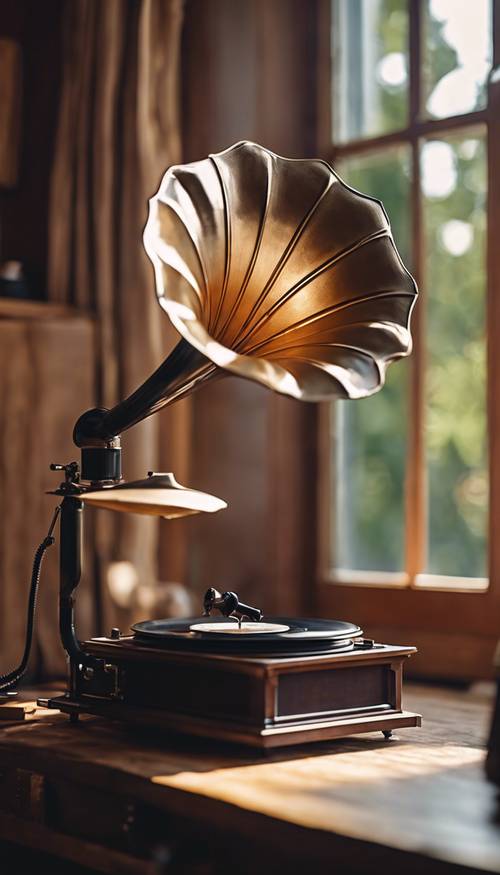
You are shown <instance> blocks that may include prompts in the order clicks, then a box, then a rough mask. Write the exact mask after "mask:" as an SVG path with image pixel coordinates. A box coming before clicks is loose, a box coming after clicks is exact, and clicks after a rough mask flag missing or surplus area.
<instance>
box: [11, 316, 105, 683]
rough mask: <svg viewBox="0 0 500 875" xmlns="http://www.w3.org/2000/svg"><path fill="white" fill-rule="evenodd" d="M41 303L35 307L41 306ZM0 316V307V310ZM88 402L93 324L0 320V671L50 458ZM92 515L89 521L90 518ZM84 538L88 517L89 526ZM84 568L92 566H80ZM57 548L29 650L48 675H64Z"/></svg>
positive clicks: (47, 498)
mask: <svg viewBox="0 0 500 875" xmlns="http://www.w3.org/2000/svg"><path fill="white" fill-rule="evenodd" d="M41 306H42V305H41ZM0 315H1V308H0ZM93 401H94V325H93V323H92V321H91V320H90V319H89V318H87V317H81V318H77V317H75V318H71V319H66V318H59V317H54V318H50V317H49V318H41V316H38V317H36V318H33V319H14V318H12V319H0V409H1V411H2V414H1V418H0V459H1V465H0V516H1V519H2V526H1V529H0V636H1V637H0V671H1V672H2V673H3V672H6V671H8V670H10V669H11V668H13V666H14V665H16V664H17V663H18V662H19V660H20V658H21V654H22V649H23V645H24V634H25V628H26V607H27V599H28V590H29V582H30V575H31V567H32V562H33V555H34V552H35V549H36V547H37V546H38V544H39V543H40V542H41V541H42V539H43V538H44V537H45V535H46V533H47V529H48V526H49V522H50V518H51V516H52V514H53V512H54V508H55V507H56V504H57V498H56V497H55V496H53V495H46V494H45V493H46V491H47V490H49V489H54V488H57V486H58V485H59V478H58V476H57V475H56V474H54V473H53V472H51V471H50V470H49V465H50V463H51V462H68V461H70V460H71V459H72V458H74V457H75V448H74V446H73V443H72V429H73V424H74V422H75V420H76V418H77V416H78V415H79V413H80V412H81V410H82V409H85V407H90V406H92V403H93ZM89 516H90V515H89ZM87 529H88V534H90V520H89V525H88V526H87ZM87 569H88V571H89V572H90V571H91V568H90V562H89V563H88V565H87ZM57 599H58V546H55V547H52V548H51V549H50V550H49V551H48V553H47V556H46V559H45V562H44V565H43V568H42V578H41V584H40V594H39V599H38V610H37V622H36V643H35V646H34V648H33V650H34V655H35V656H36V645H37V644H38V648H39V655H40V654H41V657H42V661H43V664H44V667H45V669H46V671H47V672H48V673H50V674H52V675H53V676H54V675H62V674H64V673H65V669H66V658H65V654H64V652H63V650H62V647H61V645H60V643H59V634H58V618H57ZM92 601H93V592H92V581H91V580H90V579H89V576H87V582H86V581H85V580H84V581H83V582H82V586H81V588H80V592H79V599H78V607H79V621H80V623H81V625H80V634H82V635H86V634H88V632H90V631H91V630H92V629H93V627H94V628H95V625H94V621H93V605H92Z"/></svg>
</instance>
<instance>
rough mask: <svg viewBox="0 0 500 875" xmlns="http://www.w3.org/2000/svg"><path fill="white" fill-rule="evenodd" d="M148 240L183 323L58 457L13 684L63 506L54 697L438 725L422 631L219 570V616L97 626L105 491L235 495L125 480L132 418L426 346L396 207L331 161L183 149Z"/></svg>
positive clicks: (114, 710) (272, 741) (365, 723)
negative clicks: (409, 675)
mask: <svg viewBox="0 0 500 875" xmlns="http://www.w3.org/2000/svg"><path fill="white" fill-rule="evenodd" d="M144 244H145V248H146V251H147V253H148V255H149V257H150V259H151V261H152V263H153V266H154V272H155V280H156V292H157V296H158V300H159V304H160V306H161V308H162V309H163V310H164V311H165V312H166V314H167V316H168V317H169V318H170V320H171V322H172V323H173V325H174V327H175V328H176V329H177V331H178V332H179V334H180V335H181V340H180V342H179V343H178V345H177V346H176V347H175V348H174V350H173V351H172V352H171V353H170V355H169V356H168V357H167V358H166V360H165V361H164V362H163V364H162V365H161V366H160V367H159V368H158V369H157V370H156V371H155V372H154V373H153V374H152V376H150V377H149V379H147V380H146V381H145V382H144V383H143V385H142V386H140V387H139V388H138V389H137V390H136V391H135V392H134V393H133V394H132V395H130V396H129V397H128V398H126V399H125V400H124V401H122V402H121V403H119V404H117V406H116V407H114V408H112V409H111V410H104V409H100V408H98V409H93V410H89V411H87V412H85V413H84V414H83V415H82V416H81V417H80V418H79V419H78V421H77V423H76V425H75V429H74V442H75V444H76V445H77V447H79V448H80V449H81V465H78V464H77V463H76V462H71V463H70V464H67V465H53V466H52V467H53V469H55V470H61V471H63V472H64V480H63V482H62V483H61V485H60V486H59V487H58V488H57V489H55V490H54V494H55V495H57V496H59V497H60V499H61V501H60V504H59V505H58V508H57V509H56V513H55V516H54V519H53V521H52V524H51V528H50V530H49V533H48V535H47V538H46V539H45V540H44V542H43V543H42V544H41V545H40V547H39V550H38V552H37V554H36V557H35V564H34V569H33V580H32V588H31V594H30V596H31V597H30V613H29V617H28V634H27V643H26V650H25V655H24V658H23V663H21V666H20V667H19V669H16V670H15V671H14V672H11V673H10V675H6V676H4V678H3V680H2V682H1V683H0V688H3V689H4V690H5V689H7V688H8V687H9V686H12V685H14V684H15V683H16V682H17V681H18V679H19V676H20V674H21V673H22V670H24V668H25V667H26V663H27V657H28V655H29V645H30V641H31V633H32V626H33V613H34V602H35V598H36V587H37V585H38V579H39V576H40V564H41V559H42V556H43V553H44V551H45V550H46V549H47V547H48V546H50V544H51V543H53V541H54V537H53V530H54V527H55V524H56V519H57V516H58V515H59V517H60V604H59V607H60V610H59V616H60V635H61V640H62V643H63V646H64V648H65V650H66V652H67V654H68V656H69V662H70V679H69V689H68V691H67V693H66V694H65V695H64V696H60V697H55V698H52V699H48V700H45V699H44V700H41V704H43V705H45V706H48V707H50V708H56V709H59V710H60V711H63V712H65V713H67V714H69V715H70V717H71V719H72V720H77V719H78V716H79V715H80V714H82V713H90V714H95V715H101V716H104V717H107V718H111V719H117V720H125V721H127V722H130V723H142V724H146V725H149V726H155V727H159V728H161V729H165V730H173V731H181V732H183V733H186V732H187V733H191V734H194V735H200V736H208V737H213V738H217V739H219V740H229V741H236V742H242V743H246V744H251V745H254V746H257V747H263V748H265V747H274V746H280V745H285V744H290V743H296V742H308V741H316V740H319V739H330V738H335V737H338V736H342V735H349V734H352V733H354V732H369V731H374V730H380V731H382V732H383V733H384V734H385V735H387V736H389V735H390V734H391V732H392V730H393V729H394V728H395V727H397V728H400V727H405V726H416V725H419V723H420V717H419V715H416V714H412V713H409V712H405V711H403V710H402V706H401V686H402V666H403V663H404V661H405V660H406V659H407V657H408V656H409V655H410V654H411V653H412V652H413V651H414V648H413V647H410V646H393V645H387V644H379V643H376V642H374V641H372V640H370V639H366V638H364V637H363V633H362V630H361V629H360V628H359V626H357V625H356V624H355V623H351V622H345V621H341V620H324V619H323V620H320V619H309V618H301V619H297V618H289V617H266V615H265V613H263V612H262V611H261V610H260V608H257V607H253V606H251V605H249V604H246V603H245V602H243V601H241V600H240V597H239V596H238V594H236V593H234V592H224V593H220V592H218V591H217V590H216V589H215V587H211V588H210V589H209V590H208V592H207V593H206V596H205V599H204V604H203V612H202V615H201V616H199V617H191V618H187V619H185V620H152V621H148V620H146V621H144V622H141V623H137V624H136V625H135V626H134V627H133V629H132V633H133V634H132V635H130V634H124V635H122V634H121V632H120V631H119V630H118V629H115V630H113V631H112V633H111V635H110V636H109V637H101V638H92V639H91V640H89V641H84V642H80V641H79V640H78V637H77V635H76V632H75V627H74V594H75V590H76V587H77V585H78V582H79V578H80V566H81V559H80V557H81V541H82V517H83V511H84V505H85V504H89V505H92V506H94V507H100V508H104V509H110V510H114V511H119V512H129V513H142V514H154V515H159V516H164V517H167V518H172V517H180V516H184V515H187V514H194V513H200V512H215V511H218V510H221V509H222V508H224V507H225V506H226V505H225V503H224V502H223V501H221V500H220V499H218V498H216V497H214V496H210V495H207V494H205V493H201V492H198V491H196V490H193V489H187V488H185V487H182V486H180V485H179V484H178V483H177V482H176V480H175V478H174V476H173V475H172V474H157V473H153V472H150V474H149V475H148V477H147V478H146V479H144V480H140V481H136V482H132V483H127V482H124V481H123V480H122V474H121V449H120V435H121V433H122V432H124V431H125V430H126V429H128V428H130V427H132V426H133V425H135V424H136V423H138V422H140V421H141V420H142V419H144V418H145V417H147V416H150V415H151V414H153V413H156V412H157V411H159V410H160V409H161V408H162V407H164V406H165V405H167V404H171V403H172V402H174V401H176V400H177V399H178V398H182V397H184V396H186V395H187V394H189V393H190V392H193V391H194V390H195V389H196V390H198V389H199V388H200V387H201V386H203V385H204V384H205V383H207V382H209V381H211V380H213V379H218V378H220V377H222V376H224V375H227V374H235V375H238V376H240V377H244V378H246V379H250V380H255V381H256V382H258V383H261V384H263V385H264V386H267V387H268V388H270V389H273V390H274V391H276V392H280V393H283V394H285V395H289V396H291V397H292V398H296V399H300V400H304V401H321V400H325V399H334V398H336V399H360V398H364V397H366V396H369V395H371V394H373V393H374V392H376V391H378V389H380V388H381V387H382V385H383V383H384V378H385V371H386V368H387V366H388V365H389V364H390V363H391V362H392V361H395V360H396V359H399V358H401V357H403V356H406V355H408V353H409V352H410V348H411V336H410V332H409V320H410V314H411V310H412V306H413V304H414V301H415V297H416V294H417V290H416V286H415V283H414V281H413V279H412V277H411V276H410V274H409V273H408V271H407V270H406V269H405V267H404V266H403V263H402V261H401V259H400V257H399V254H398V252H397V250H396V247H395V244H394V241H393V238H392V235H391V230H390V225H389V221H388V219H387V216H386V213H385V211H384V209H383V206H382V204H381V203H380V202H379V201H377V200H375V199H373V198H370V197H367V196H366V195H362V194H360V193H359V192H357V191H355V190H354V189H352V188H350V187H349V186H347V185H346V184H345V183H344V182H342V180H341V179H340V178H339V177H338V176H337V175H336V174H335V172H334V171H333V170H332V168H331V167H330V166H329V165H328V164H327V163H325V162H324V161H321V160H291V159H286V158H282V157H279V156H277V155H275V154H273V153H272V152H270V151H268V150H267V149H264V148H262V147H260V146H258V145H256V144H254V143H249V142H242V143H238V144H236V145H235V146H232V147H231V148H229V149H227V150H226V151H224V152H221V153H219V154H215V155H210V156H209V158H207V159H205V160H202V161H199V162H196V163H193V164H187V165H184V166H178V167H172V168H170V169H169V170H168V171H167V173H166V174H165V176H164V178H163V180H162V182H161V185H160V189H159V191H158V193H157V194H156V195H155V196H154V197H153V198H152V199H151V201H150V212H149V218H148V221H147V224H146V228H145V232H144Z"/></svg>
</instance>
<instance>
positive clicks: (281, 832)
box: [0, 685, 500, 875]
mask: <svg viewBox="0 0 500 875" xmlns="http://www.w3.org/2000/svg"><path fill="white" fill-rule="evenodd" d="M405 707H408V708H410V709H411V710H415V711H420V712H421V713H422V714H423V717H424V725H423V726H422V728H421V729H420V730H418V729H411V730H402V731H401V733H400V739H399V740H397V741H384V739H383V738H382V737H381V736H380V734H375V733H374V734H373V735H366V736H362V737H357V738H353V739H344V740H341V741H336V742H331V743H321V744H319V745H309V746H308V747H307V748H302V749H301V748H288V749H286V750H281V751H280V752H277V753H272V754H269V755H267V756H265V757H263V756H262V755H255V753H254V752H252V751H249V750H244V749H236V748H223V747H216V746H214V745H213V744H209V743H208V742H202V741H200V740H192V739H187V738H185V739H176V740H174V739H167V738H165V737H163V738H162V739H159V738H158V736H154V735H151V734H148V733H145V732H141V733H138V731H137V730H135V731H134V732H133V733H132V732H130V731H127V730H125V729H124V728H123V727H121V726H119V725H113V724H110V723H106V722H103V721H101V720H99V719H97V718H87V719H83V720H81V721H80V723H79V724H78V725H70V724H69V722H68V721H67V718H64V717H62V715H44V716H43V717H42V719H41V720H40V721H39V722H37V721H32V722H29V723H26V724H18V725H13V724H10V725H8V726H7V725H4V726H3V728H2V724H0V840H4V841H5V840H8V841H10V842H14V843H17V844H18V845H22V846H23V847H25V848H26V847H28V848H29V847H30V848H35V849H38V850H39V851H41V850H44V851H47V852H50V853H53V854H55V855H57V856H59V857H62V858H64V859H65V860H71V861H78V862H80V863H81V862H85V864H86V865H87V866H89V867H91V868H95V869H96V870H98V871H101V872H120V873H132V872H134V873H148V875H149V873H156V872H166V873H170V872H182V873H190V872H193V873H199V875H212V873H226V872H227V873H229V872H231V873H232V875H236V873H237V875H239V873H247V872H259V873H262V872H274V873H277V872H282V871H283V872H285V871H286V872H287V873H289V872H308V873H309V872H310V873H314V872H319V871H323V869H325V871H328V872H332V873H333V872H335V873H337V872H338V873H340V875H354V873H364V875H366V873H367V872H368V871H372V872H377V873H378V872H380V871H383V872H384V873H391V872H398V873H404V875H413V873H420V872H424V871H425V872H426V873H450V875H451V873H455V875H458V873H465V872H500V826H499V825H498V824H497V822H496V820H495V818H496V817H497V810H496V793H495V791H494V788H492V787H491V786H490V785H489V784H488V783H487V782H486V780H485V779H484V777H483V762H484V740H485V737H486V733H487V725H488V721H489V714H490V708H491V688H488V687H479V688H475V689H474V688H473V689H472V690H471V691H467V692H459V691H456V690H455V691H454V690H448V689H443V688H438V687H435V688H432V687H425V688H424V687H418V686H410V685H408V687H407V692H406V698H405Z"/></svg>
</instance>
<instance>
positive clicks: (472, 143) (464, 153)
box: [457, 140, 479, 161]
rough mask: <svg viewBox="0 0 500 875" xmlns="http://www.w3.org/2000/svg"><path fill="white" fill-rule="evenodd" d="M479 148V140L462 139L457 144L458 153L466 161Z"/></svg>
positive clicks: (470, 158)
mask: <svg viewBox="0 0 500 875" xmlns="http://www.w3.org/2000/svg"><path fill="white" fill-rule="evenodd" d="M478 149H479V140H463V141H462V142H461V143H460V145H459V146H458V150H457V151H458V154H459V155H460V157H461V158H465V160H466V161H472V159H473V158H474V156H475V155H476V153H477V150H478Z"/></svg>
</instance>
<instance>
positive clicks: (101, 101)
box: [49, 0, 182, 626]
mask: <svg viewBox="0 0 500 875" xmlns="http://www.w3.org/2000/svg"><path fill="white" fill-rule="evenodd" d="M181 20H182V0H71V2H68V3H67V4H66V9H65V22H64V60H63V77H62V93H61V109H60V118H59V128H58V134H57V143H56V153H55V156H54V165H53V166H54V169H53V177H52V182H51V207H50V241H49V289H50V293H51V295H52V298H53V300H54V301H59V302H65V303H70V304H72V305H74V306H77V307H79V308H84V309H88V310H91V311H92V312H94V313H95V316H96V325H97V333H98V356H97V362H96V382H97V386H96V399H95V400H96V403H98V404H99V405H102V406H105V407H110V406H112V405H113V404H115V403H116V402H117V401H119V400H120V399H122V398H124V397H125V396H126V395H128V394H129V393H130V392H131V391H132V390H133V389H135V388H136V386H137V385H138V384H139V383H140V382H142V380H144V379H145V378H146V377H147V376H148V375H149V374H150V373H151V371H152V370H153V369H154V368H155V367H157V365H158V364H159V363H160V361H161V360H162V359H163V358H164V357H165V355H166V353H167V351H168V347H169V346H172V345H173V343H174V342H176V340H177V337H176V336H174V335H175V332H174V331H173V329H169V328H168V327H167V326H165V325H163V321H164V317H163V316H162V313H161V311H160V308H159V307H158V304H157V302H156V298H155V294H154V283H153V273H152V268H151V265H150V263H149V261H148V259H147V257H146V255H145V253H144V250H143V246H142V230H143V227H144V224H145V221H146V216H147V199H148V197H150V196H151V195H152V194H153V193H154V192H155V191H156V189H157V187H158V184H159V180H160V178H161V176H162V174H163V172H164V171H165V169H166V168H167V167H168V166H169V165H171V164H172V163H176V162H177V161H179V159H180V140H179V119H178V112H179V108H178V69H179V55H180V33H181ZM165 321H166V320H165ZM169 331H170V332H171V333H170V336H167V337H166V333H167V335H168V332H169ZM166 341H167V342H166ZM158 419H159V418H158V417H152V418H150V419H148V420H146V421H145V422H144V423H142V424H141V425H140V426H137V427H135V428H134V429H132V430H131V432H129V433H127V434H126V435H124V436H123V447H124V452H123V460H124V475H125V477H126V479H134V478H135V477H140V476H145V473H146V471H147V470H148V468H152V469H154V468H155V467H156V466H157V464H158V450H159V447H158V443H159V440H158V436H159V422H158ZM93 514H95V516H93ZM87 516H88V517H90V518H91V519H90V522H91V524H93V525H94V526H95V532H94V538H93V540H94V543H95V545H96V551H97V559H98V561H97V563H95V565H96V567H97V568H98V569H99V570H100V573H101V575H102V577H103V579H104V580H106V579H107V580H108V584H109V582H110V575H109V569H110V567H111V571H112V574H111V584H112V585H111V595H112V596H114V601H115V604H113V603H112V600H111V602H110V599H109V592H108V590H109V587H104V590H103V591H104V598H103V604H104V616H103V618H102V619H103V624H105V626H107V625H108V623H109V622H111V620H112V621H113V622H117V621H120V619H121V620H122V621H123V622H125V623H126V622H127V621H128V620H130V618H131V617H130V610H129V609H128V608H127V605H130V603H133V600H134V599H133V589H134V585H135V584H134V579H135V580H139V581H140V582H141V583H142V584H148V585H149V584H151V585H153V582H154V581H155V580H156V577H157V546H158V544H157V541H158V524H157V523H156V522H155V520H154V519H153V518H148V517H144V518H141V517H138V516H132V515H128V514H111V513H108V512H105V511H100V512H88V513H87ZM118 559H119V560H121V561H122V562H123V561H125V562H128V563H129V564H128V565H124V566H118V567H117V566H113V564H112V563H113V562H114V560H118ZM117 568H118V572H120V569H121V570H122V571H123V574H120V573H118V574H116V573H113V572H116V571H117ZM129 587H130V590H131V592H129ZM120 611H122V614H123V616H121V614H120Z"/></svg>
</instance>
